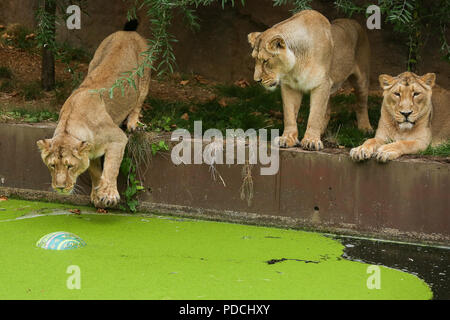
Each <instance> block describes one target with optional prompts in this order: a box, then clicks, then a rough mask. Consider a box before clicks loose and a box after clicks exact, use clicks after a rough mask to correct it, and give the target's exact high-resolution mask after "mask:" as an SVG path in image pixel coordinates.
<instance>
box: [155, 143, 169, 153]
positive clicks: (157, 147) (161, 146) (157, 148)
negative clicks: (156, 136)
mask: <svg viewBox="0 0 450 320" xmlns="http://www.w3.org/2000/svg"><path fill="white" fill-rule="evenodd" d="M168 150H169V146H168V145H167V143H166V142H165V141H164V140H161V141H159V142H158V143H152V155H156V154H157V153H158V152H159V151H168Z"/></svg>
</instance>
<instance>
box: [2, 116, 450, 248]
mask: <svg viewBox="0 0 450 320" xmlns="http://www.w3.org/2000/svg"><path fill="white" fill-rule="evenodd" d="M53 130H54V127H53V126H49V127H46V126H30V125H11V124H0V136H1V137H2V139H1V141H0V186H2V188H0V193H4V194H7V195H8V194H9V195H16V196H19V197H23V198H30V197H31V198H33V197H36V198H39V199H49V200H51V201H65V202H71V203H74V204H87V203H88V202H89V199H88V197H86V196H68V197H61V196H57V195H55V194H53V193H48V192H45V191H48V190H49V186H50V185H49V183H50V175H49V173H48V170H47V168H46V167H45V166H44V165H43V163H42V161H41V159H40V156H39V152H38V150H37V147H36V146H35V142H36V140H38V139H42V138H48V137H51V136H52V133H53ZM215 168H216V170H217V173H218V174H220V176H221V179H219V178H218V177H217V176H216V179H214V178H213V177H212V173H211V171H210V167H209V166H208V165H179V166H175V165H174V164H173V163H172V162H171V161H170V154H158V155H157V156H155V157H154V158H153V159H152V161H151V163H150V165H149V167H148V168H147V169H146V173H145V176H144V185H145V186H146V188H147V192H145V193H143V194H142V195H141V197H140V200H141V204H140V207H139V209H140V210H142V211H146V212H154V213H159V214H170V215H177V216H186V217H193V218H201V219H212V220H219V221H229V222H239V223H248V224H258V225H270V226H278V227H288V228H301V229H307V230H317V231H322V232H331V233H338V234H349V235H357V236H368V237H375V238H382V239H394V240H402V241H405V240H406V241H411V242H429V243H436V244H444V245H449V244H450V218H449V213H450V210H449V208H450V198H449V194H448V190H450V164H449V163H446V162H445V161H443V162H438V161H428V160H422V159H401V160H398V161H393V162H391V163H389V164H386V165H381V164H378V163H376V162H375V161H368V162H366V163H360V164H359V163H354V162H352V161H351V160H350V158H349V157H348V155H347V154H346V153H339V152H338V153H330V152H308V151H303V150H299V149H293V150H285V151H281V153H280V170H279V173H278V174H277V175H274V176H260V175H259V166H258V165H255V166H253V167H252V168H251V170H252V180H253V197H252V198H251V199H249V195H248V194H246V193H244V198H243V199H242V198H241V187H242V183H243V178H242V165H216V166H215ZM222 179H223V181H222ZM79 182H80V186H81V187H82V188H83V190H84V193H86V194H88V193H89V192H90V186H89V178H88V177H87V176H86V175H83V176H82V177H80V180H79ZM223 182H225V184H224V183H223ZM21 189H27V190H21ZM249 200H251V201H249ZM80 201H81V202H80Z"/></svg>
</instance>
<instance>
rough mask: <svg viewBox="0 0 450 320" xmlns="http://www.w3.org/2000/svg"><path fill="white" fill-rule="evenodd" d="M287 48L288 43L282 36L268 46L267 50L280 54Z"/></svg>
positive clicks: (276, 37)
mask: <svg viewBox="0 0 450 320" xmlns="http://www.w3.org/2000/svg"><path fill="white" fill-rule="evenodd" d="M285 48H286V42H285V41H284V39H283V37H282V36H281V35H276V36H275V37H273V38H272V39H271V40H270V41H269V42H267V44H266V49H267V51H269V52H270V53H279V52H280V50H283V49H285Z"/></svg>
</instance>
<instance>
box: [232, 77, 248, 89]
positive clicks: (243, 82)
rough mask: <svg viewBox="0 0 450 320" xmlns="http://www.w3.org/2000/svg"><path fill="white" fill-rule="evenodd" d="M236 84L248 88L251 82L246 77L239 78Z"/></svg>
mask: <svg viewBox="0 0 450 320" xmlns="http://www.w3.org/2000/svg"><path fill="white" fill-rule="evenodd" d="M234 85H236V86H238V87H241V88H247V87H249V86H250V83H249V82H248V81H247V80H246V79H239V80H237V81H236V82H235V83H234Z"/></svg>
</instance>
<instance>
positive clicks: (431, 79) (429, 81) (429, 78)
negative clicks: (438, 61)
mask: <svg viewBox="0 0 450 320" xmlns="http://www.w3.org/2000/svg"><path fill="white" fill-rule="evenodd" d="M420 80H422V81H423V82H424V83H425V84H426V85H427V86H429V87H430V88H433V87H434V85H435V83H436V74H434V73H427V74H426V75H424V76H422V77H420Z"/></svg>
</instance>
